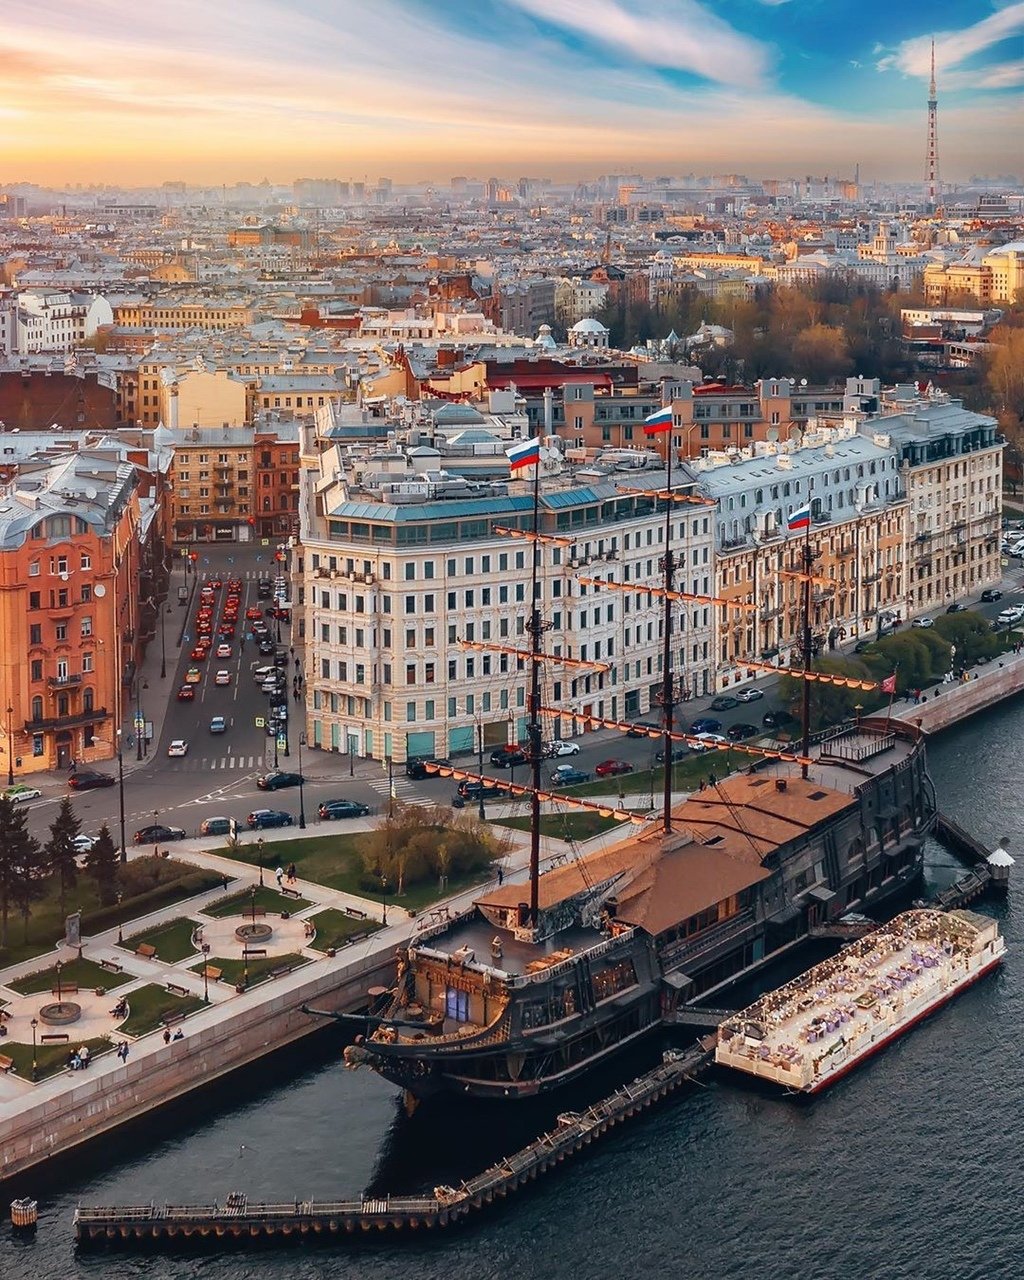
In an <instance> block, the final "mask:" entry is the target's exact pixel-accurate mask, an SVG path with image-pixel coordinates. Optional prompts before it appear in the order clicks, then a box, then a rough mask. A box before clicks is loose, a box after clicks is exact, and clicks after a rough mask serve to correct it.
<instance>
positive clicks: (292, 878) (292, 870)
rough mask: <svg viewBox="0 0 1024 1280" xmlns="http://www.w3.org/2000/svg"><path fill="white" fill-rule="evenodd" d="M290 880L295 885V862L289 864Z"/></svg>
mask: <svg viewBox="0 0 1024 1280" xmlns="http://www.w3.org/2000/svg"><path fill="white" fill-rule="evenodd" d="M288 879H289V880H290V881H291V882H292V884H294V883H295V863H294V862H290V863H289V864H288Z"/></svg>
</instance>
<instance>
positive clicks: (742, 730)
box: [725, 724, 760, 742]
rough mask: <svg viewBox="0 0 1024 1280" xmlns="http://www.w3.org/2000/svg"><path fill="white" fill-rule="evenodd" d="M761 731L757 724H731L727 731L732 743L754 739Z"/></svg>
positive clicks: (726, 733) (726, 734)
mask: <svg viewBox="0 0 1024 1280" xmlns="http://www.w3.org/2000/svg"><path fill="white" fill-rule="evenodd" d="M759 732H760V730H759V729H758V727H757V725H756V724H731V725H730V726H729V727H728V729H726V731H725V736H726V737H727V738H728V739H729V741H730V742H742V741H743V739H744V738H753V737H754V736H755V735H756V734H758V733H759Z"/></svg>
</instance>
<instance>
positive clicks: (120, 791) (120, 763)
mask: <svg viewBox="0 0 1024 1280" xmlns="http://www.w3.org/2000/svg"><path fill="white" fill-rule="evenodd" d="M117 805H118V818H119V820H120V823H121V861H122V862H127V861H128V846H127V845H126V843H125V835H124V753H123V752H122V750H121V730H120V729H118V730H117Z"/></svg>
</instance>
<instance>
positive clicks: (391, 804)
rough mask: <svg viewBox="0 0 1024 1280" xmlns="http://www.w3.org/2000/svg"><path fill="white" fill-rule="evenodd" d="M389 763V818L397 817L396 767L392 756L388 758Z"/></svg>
mask: <svg viewBox="0 0 1024 1280" xmlns="http://www.w3.org/2000/svg"><path fill="white" fill-rule="evenodd" d="M387 762H388V817H389V818H393V817H394V816H395V766H394V761H393V760H392V759H391V757H390V756H388V757H387Z"/></svg>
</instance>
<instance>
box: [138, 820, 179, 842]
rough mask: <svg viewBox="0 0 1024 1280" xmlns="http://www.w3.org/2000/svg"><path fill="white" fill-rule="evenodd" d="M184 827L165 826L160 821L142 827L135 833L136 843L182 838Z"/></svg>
mask: <svg viewBox="0 0 1024 1280" xmlns="http://www.w3.org/2000/svg"><path fill="white" fill-rule="evenodd" d="M184 839H185V829H184V827H165V826H163V825H162V824H161V823H158V822H157V823H153V824H152V825H151V826H148V827H142V828H141V829H140V830H139V831H136V833H135V843H136V844H160V843H161V841H164V840H184Z"/></svg>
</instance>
